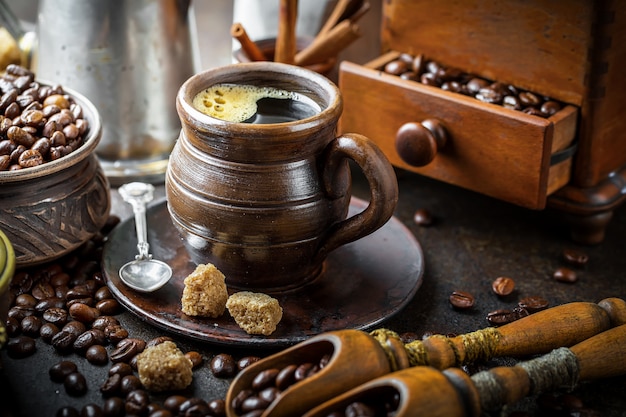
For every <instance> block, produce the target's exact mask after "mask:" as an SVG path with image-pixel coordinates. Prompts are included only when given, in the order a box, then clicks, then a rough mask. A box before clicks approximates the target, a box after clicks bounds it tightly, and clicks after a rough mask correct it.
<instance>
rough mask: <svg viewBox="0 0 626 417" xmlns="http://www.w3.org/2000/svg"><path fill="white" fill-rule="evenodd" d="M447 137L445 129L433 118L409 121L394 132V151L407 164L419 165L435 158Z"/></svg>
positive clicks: (426, 163)
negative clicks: (419, 121)
mask: <svg viewBox="0 0 626 417" xmlns="http://www.w3.org/2000/svg"><path fill="white" fill-rule="evenodd" d="M447 139H448V134H447V133H446V129H445V128H444V127H443V125H442V124H441V123H439V121H437V120H435V119H426V120H424V121H423V122H421V123H418V122H409V123H405V124H403V125H402V126H401V127H400V129H398V132H397V133H396V151H398V155H400V158H402V160H403V161H404V162H406V163H407V164H409V165H412V166H416V167H421V166H424V165H428V164H429V163H431V162H432V161H433V159H435V156H437V152H438V151H439V150H440V149H441V148H443V147H444V145H445V144H446V141H447Z"/></svg>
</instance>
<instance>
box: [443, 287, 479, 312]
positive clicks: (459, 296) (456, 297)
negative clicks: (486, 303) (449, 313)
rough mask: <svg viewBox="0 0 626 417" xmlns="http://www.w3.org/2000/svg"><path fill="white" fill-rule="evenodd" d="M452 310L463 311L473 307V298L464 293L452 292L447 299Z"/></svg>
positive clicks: (469, 294)
mask: <svg viewBox="0 0 626 417" xmlns="http://www.w3.org/2000/svg"><path fill="white" fill-rule="evenodd" d="M448 300H449V301H450V304H452V306H453V307H454V308H458V309H461V310H465V309H468V308H472V307H473V306H474V301H475V300H474V296H473V295H472V294H471V293H469V292H466V291H453V292H452V294H450V297H449V298H448Z"/></svg>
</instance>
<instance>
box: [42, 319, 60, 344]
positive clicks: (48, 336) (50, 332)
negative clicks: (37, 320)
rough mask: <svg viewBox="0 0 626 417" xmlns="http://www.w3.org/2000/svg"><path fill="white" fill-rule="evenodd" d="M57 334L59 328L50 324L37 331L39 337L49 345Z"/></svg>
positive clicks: (45, 324)
mask: <svg viewBox="0 0 626 417" xmlns="http://www.w3.org/2000/svg"><path fill="white" fill-rule="evenodd" d="M57 333H59V328H58V327H57V326H56V325H55V324H52V323H44V324H43V325H42V326H41V329H39V336H40V337H41V339H42V340H43V341H44V342H46V343H50V342H51V341H52V338H53V337H54V335H55V334H57Z"/></svg>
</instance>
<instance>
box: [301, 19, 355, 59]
mask: <svg viewBox="0 0 626 417" xmlns="http://www.w3.org/2000/svg"><path fill="white" fill-rule="evenodd" d="M359 36H361V31H360V28H359V26H358V25H356V24H354V23H352V22H351V21H350V20H344V21H342V22H341V23H339V24H338V25H336V26H335V27H333V28H332V29H331V30H330V31H329V32H328V33H327V34H325V35H321V36H319V35H318V36H316V37H315V40H314V41H313V43H311V44H310V45H309V46H307V47H306V48H304V49H303V50H302V51H300V52H298V53H297V54H296V57H295V64H296V65H301V66H304V65H311V64H317V63H320V62H324V61H327V60H328V59H330V58H333V57H336V56H337V54H338V53H339V52H340V51H341V50H343V49H344V48H345V47H346V46H348V45H349V44H350V43H352V42H354V41H355V40H356V39H358V38H359Z"/></svg>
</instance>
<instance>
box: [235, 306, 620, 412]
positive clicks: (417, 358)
mask: <svg viewBox="0 0 626 417" xmlns="http://www.w3.org/2000/svg"><path fill="white" fill-rule="evenodd" d="M624 323H626V302H624V301H623V300H621V299H618V298H609V299H605V300H602V301H601V302H600V303H598V304H594V303H588V302H574V303H569V304H564V305H561V306H556V307H552V308H549V309H547V310H543V311H540V312H537V313H535V314H532V315H530V316H527V317H524V318H522V319H520V320H517V321H515V322H512V323H510V324H507V325H504V326H502V327H500V328H497V329H495V328H487V329H483V330H479V331H478V332H474V333H469V334H467V335H461V336H457V337H454V338H446V337H443V336H432V337H430V338H428V339H426V340H424V341H416V342H411V343H409V344H407V345H403V344H402V342H401V341H400V339H399V338H398V337H393V335H392V334H390V332H381V331H380V330H377V331H374V332H372V333H371V334H368V333H365V332H362V331H359V330H339V331H335V332H328V333H323V334H321V335H318V336H314V337H312V338H311V339H309V340H306V341H304V342H301V343H299V344H297V345H295V346H292V347H291V348H288V349H286V350H283V351H281V352H279V353H277V354H274V355H271V356H268V357H267V358H265V359H262V360H260V361H259V362H256V363H255V364H254V365H251V366H250V367H248V368H246V369H245V370H243V371H242V372H240V373H239V374H238V375H237V377H235V379H234V380H233V382H232V383H231V385H230V387H229V390H228V393H227V395H226V413H227V415H228V416H229V417H235V416H236V415H237V414H236V413H235V410H234V409H233V407H232V401H233V399H234V398H235V397H236V396H237V395H238V394H239V393H240V392H241V391H243V390H246V389H249V388H250V387H251V386H252V381H253V379H254V378H255V377H256V376H257V375H258V374H259V373H261V372H262V371H264V370H267V369H283V368H284V367H286V366H287V365H290V364H301V363H304V362H313V363H315V362H317V361H319V359H320V358H321V357H322V356H324V355H326V354H329V355H330V356H331V358H330V361H329V362H328V364H327V365H326V366H325V367H324V368H323V369H321V370H320V371H319V372H317V373H316V374H314V375H312V376H310V377H308V378H306V379H305V380H303V381H301V382H298V383H296V384H293V385H291V386H290V387H289V388H287V389H286V390H285V391H283V392H282V394H281V395H280V398H279V399H278V400H276V401H274V402H272V403H271V404H270V406H269V407H268V408H267V409H266V411H265V413H264V414H263V416H274V417H282V416H288V415H296V414H302V413H304V412H306V411H307V410H310V409H311V408H312V407H314V406H316V405H318V404H321V403H322V402H324V401H327V400H328V399H330V398H333V397H335V396H336V395H338V394H340V393H342V392H346V391H348V390H349V389H351V388H353V387H355V386H357V385H360V384H362V383H364V382H365V381H370V380H372V379H374V378H377V377H380V376H382V375H385V374H388V373H390V372H393V371H397V370H400V369H404V368H407V367H410V366H416V365H430V366H432V367H436V368H438V369H445V368H448V367H450V366H460V365H461V364H464V363H470V362H472V361H478V360H487V359H490V358H492V357H495V356H520V355H533V354H542V353H546V352H549V351H551V350H552V349H556V348H558V347H562V346H572V345H574V344H576V343H579V342H581V341H583V340H585V339H587V338H589V337H591V336H593V335H595V334H598V333H600V332H602V331H605V330H607V329H609V328H610V327H611V326H612V325H618V324H624ZM381 335H382V336H383V337H380V336H381ZM485 340H486V341H487V342H485ZM472 345H473V346H472ZM455 352H456V356H455Z"/></svg>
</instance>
